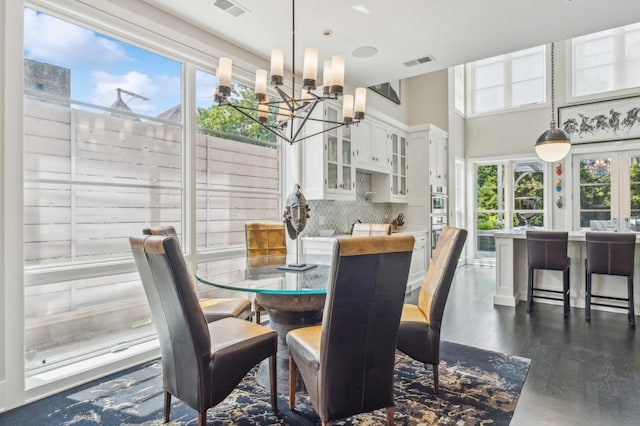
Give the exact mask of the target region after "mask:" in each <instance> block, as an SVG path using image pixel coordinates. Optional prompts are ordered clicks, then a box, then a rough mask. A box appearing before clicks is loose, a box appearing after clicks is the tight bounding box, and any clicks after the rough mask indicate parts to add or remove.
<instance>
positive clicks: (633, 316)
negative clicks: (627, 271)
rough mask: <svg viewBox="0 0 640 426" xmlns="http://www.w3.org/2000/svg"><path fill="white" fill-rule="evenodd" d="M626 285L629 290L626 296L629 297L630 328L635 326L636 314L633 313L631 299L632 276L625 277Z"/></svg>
mask: <svg viewBox="0 0 640 426" xmlns="http://www.w3.org/2000/svg"><path fill="white" fill-rule="evenodd" d="M627 286H628V289H627V291H628V292H629V295H628V298H629V325H630V326H631V327H632V328H635V327H636V314H635V308H634V304H635V302H634V301H633V276H629V277H627Z"/></svg>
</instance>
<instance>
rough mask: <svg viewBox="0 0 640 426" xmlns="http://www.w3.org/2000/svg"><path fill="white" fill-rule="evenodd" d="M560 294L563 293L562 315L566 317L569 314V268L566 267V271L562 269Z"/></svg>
mask: <svg viewBox="0 0 640 426" xmlns="http://www.w3.org/2000/svg"><path fill="white" fill-rule="evenodd" d="M562 275H563V276H562V287H563V289H562V295H563V299H564V317H565V318H567V317H568V316H569V310H570V307H569V295H570V293H569V292H570V288H571V285H570V281H569V280H570V276H571V275H570V270H569V268H567V270H566V271H564V272H563V273H562Z"/></svg>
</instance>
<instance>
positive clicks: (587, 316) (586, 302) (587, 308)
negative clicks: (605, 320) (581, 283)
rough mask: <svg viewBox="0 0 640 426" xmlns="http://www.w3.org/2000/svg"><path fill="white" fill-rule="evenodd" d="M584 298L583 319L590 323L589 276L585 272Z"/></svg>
mask: <svg viewBox="0 0 640 426" xmlns="http://www.w3.org/2000/svg"><path fill="white" fill-rule="evenodd" d="M584 296H585V298H584V318H585V319H586V320H587V321H591V274H590V273H589V272H586V288H585V295H584Z"/></svg>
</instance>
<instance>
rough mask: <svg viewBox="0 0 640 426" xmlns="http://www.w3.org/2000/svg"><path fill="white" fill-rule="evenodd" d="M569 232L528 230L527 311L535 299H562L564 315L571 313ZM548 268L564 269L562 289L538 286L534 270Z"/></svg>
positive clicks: (529, 310) (554, 269)
mask: <svg viewBox="0 0 640 426" xmlns="http://www.w3.org/2000/svg"><path fill="white" fill-rule="evenodd" d="M568 243H569V233H568V232H559V231H527V257H528V261H529V279H528V284H527V312H531V309H532V308H533V299H534V298H539V299H549V300H562V301H563V303H564V316H565V318H566V317H567V316H568V315H569V288H570V286H569V284H570V281H569V276H570V274H569V272H570V271H569V266H570V265H571V259H570V258H569V256H568V255H567V249H568ZM536 269H547V270H552V271H562V290H554V289H547V288H536V287H535V286H534V279H533V278H534V276H533V271H534V270H536ZM545 293H556V294H561V295H562V297H561V298H559V297H554V296H547V295H545Z"/></svg>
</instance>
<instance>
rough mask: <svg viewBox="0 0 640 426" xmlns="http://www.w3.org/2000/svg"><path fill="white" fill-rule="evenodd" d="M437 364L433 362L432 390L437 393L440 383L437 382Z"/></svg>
mask: <svg viewBox="0 0 640 426" xmlns="http://www.w3.org/2000/svg"><path fill="white" fill-rule="evenodd" d="M438 364H439V363H437V362H436V363H435V364H433V390H434V391H435V392H436V393H438V392H440V384H439V383H438Z"/></svg>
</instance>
